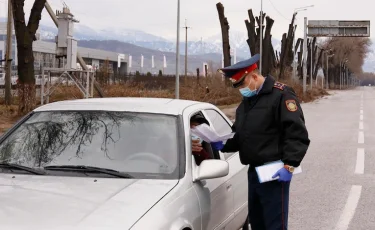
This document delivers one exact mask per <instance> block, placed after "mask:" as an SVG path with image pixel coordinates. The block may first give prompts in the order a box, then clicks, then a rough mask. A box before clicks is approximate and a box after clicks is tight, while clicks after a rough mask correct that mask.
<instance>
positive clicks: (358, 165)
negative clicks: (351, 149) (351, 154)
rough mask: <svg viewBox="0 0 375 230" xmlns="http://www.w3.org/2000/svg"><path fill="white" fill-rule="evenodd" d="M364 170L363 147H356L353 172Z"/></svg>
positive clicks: (361, 172) (357, 172) (362, 171)
mask: <svg viewBox="0 0 375 230" xmlns="http://www.w3.org/2000/svg"><path fill="white" fill-rule="evenodd" d="M364 172H365V149H357V163H356V165H355V171H354V173H355V174H363V173H364Z"/></svg>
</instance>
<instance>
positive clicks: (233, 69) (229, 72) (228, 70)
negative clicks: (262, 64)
mask: <svg viewBox="0 0 375 230" xmlns="http://www.w3.org/2000/svg"><path fill="white" fill-rule="evenodd" d="M259 60H260V55H259V54H256V55H254V56H252V57H251V58H250V59H247V60H244V61H241V62H238V63H236V64H234V65H231V66H228V67H225V68H221V69H218V72H220V73H221V74H223V75H224V77H226V78H229V79H230V80H231V81H232V85H233V87H234V88H237V87H238V86H239V85H240V84H241V83H242V82H243V80H244V79H245V76H246V74H244V75H243V76H241V77H240V78H239V79H233V78H232V77H233V76H234V75H235V74H236V73H238V72H240V71H242V70H244V69H245V68H248V67H250V66H252V65H254V64H257V63H258V62H259Z"/></svg>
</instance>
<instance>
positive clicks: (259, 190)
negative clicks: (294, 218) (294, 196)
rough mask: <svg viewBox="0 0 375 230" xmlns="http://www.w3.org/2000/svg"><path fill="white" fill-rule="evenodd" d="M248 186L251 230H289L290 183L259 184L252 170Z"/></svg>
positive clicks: (249, 174)
mask: <svg viewBox="0 0 375 230" xmlns="http://www.w3.org/2000/svg"><path fill="white" fill-rule="evenodd" d="M248 186H249V196H248V207H249V223H250V226H251V230H287V229H288V207H289V188H290V182H278V181H277V180H276V181H271V182H266V183H259V179H258V175H257V173H256V171H255V170H254V169H253V168H250V169H249V171H248Z"/></svg>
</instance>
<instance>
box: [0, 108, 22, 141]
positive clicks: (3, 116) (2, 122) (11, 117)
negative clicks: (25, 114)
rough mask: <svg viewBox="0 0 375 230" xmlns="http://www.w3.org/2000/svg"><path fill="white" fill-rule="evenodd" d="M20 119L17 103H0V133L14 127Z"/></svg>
mask: <svg viewBox="0 0 375 230" xmlns="http://www.w3.org/2000/svg"><path fill="white" fill-rule="evenodd" d="M18 119H20V116H19V115H18V106H17V105H12V106H5V105H0V134H1V133H4V132H5V131H6V130H8V129H9V128H10V127H12V125H13V124H14V123H15V122H16V121H17V120H18Z"/></svg>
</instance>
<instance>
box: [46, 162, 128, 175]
mask: <svg viewBox="0 0 375 230" xmlns="http://www.w3.org/2000/svg"><path fill="white" fill-rule="evenodd" d="M44 169H46V170H63V171H69V170H73V171H74V170H79V171H83V172H94V173H102V174H107V175H111V176H115V177H119V178H134V177H133V176H131V175H130V174H127V173H123V172H119V171H116V170H113V169H106V168H98V167H93V166H85V165H53V166H47V167H44Z"/></svg>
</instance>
